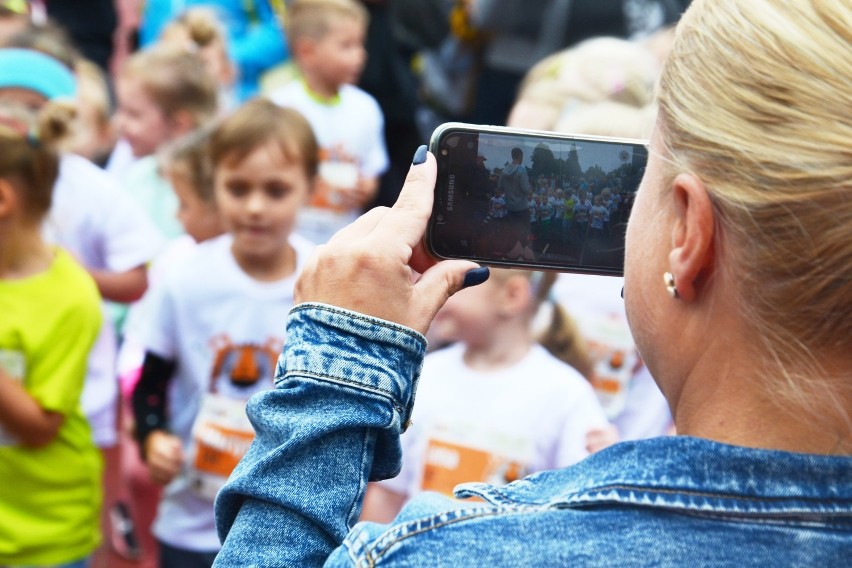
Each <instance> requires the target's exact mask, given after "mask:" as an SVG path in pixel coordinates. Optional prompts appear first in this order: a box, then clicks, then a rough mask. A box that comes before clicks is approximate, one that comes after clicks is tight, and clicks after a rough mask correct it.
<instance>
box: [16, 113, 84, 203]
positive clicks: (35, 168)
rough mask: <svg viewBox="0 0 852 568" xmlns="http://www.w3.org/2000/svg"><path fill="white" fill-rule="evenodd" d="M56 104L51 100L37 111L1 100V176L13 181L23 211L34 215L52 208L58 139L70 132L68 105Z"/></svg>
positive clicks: (57, 166)
mask: <svg viewBox="0 0 852 568" xmlns="http://www.w3.org/2000/svg"><path fill="white" fill-rule="evenodd" d="M57 108H60V107H57V105H56V103H50V102H48V103H46V104H45V106H44V107H43V108H42V109H41V111H39V113H38V114H37V115H36V114H35V113H33V112H32V111H30V110H28V109H26V108H24V107H23V106H21V105H14V104H9V103H6V102H2V101H0V177H2V178H5V179H7V180H9V181H10V182H12V184H13V185H14V187H15V188H16V190H17V191H18V192H19V193H20V195H22V196H23V199H22V201H23V204H24V205H23V207H24V211H25V212H26V214H27V215H28V216H30V217H31V218H33V219H41V218H43V217H44V216H45V215H46V214H47V212H48V211H49V210H50V205H51V200H52V195H53V184H54V183H55V182H56V177H57V175H58V174H59V154H58V151H57V149H56V143H57V142H58V141H59V140H61V139H62V138H64V137H65V136H67V134H68V126H69V121H68V120H67V117H65V116H64V112H65V110H64V108H65V107H61V108H60V110H57ZM16 182H17V183H16Z"/></svg>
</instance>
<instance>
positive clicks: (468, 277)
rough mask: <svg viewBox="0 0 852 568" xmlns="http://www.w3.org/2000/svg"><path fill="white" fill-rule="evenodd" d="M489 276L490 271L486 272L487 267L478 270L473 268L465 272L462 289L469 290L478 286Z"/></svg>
mask: <svg viewBox="0 0 852 568" xmlns="http://www.w3.org/2000/svg"><path fill="white" fill-rule="evenodd" d="M489 276H491V271H490V270H488V267H487V266H480V267H479V268H473V269H471V270H468V271H467V274H465V275H464V282H463V283H462V288H470V287H471V286H478V285H479V284H482V283H483V282H485V281H486V280H488V277H489Z"/></svg>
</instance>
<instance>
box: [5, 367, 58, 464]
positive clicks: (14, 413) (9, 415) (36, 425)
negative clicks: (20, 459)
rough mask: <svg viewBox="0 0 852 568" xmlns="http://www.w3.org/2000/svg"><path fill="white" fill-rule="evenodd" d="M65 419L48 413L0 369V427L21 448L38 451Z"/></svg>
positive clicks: (50, 438) (49, 440)
mask: <svg viewBox="0 0 852 568" xmlns="http://www.w3.org/2000/svg"><path fill="white" fill-rule="evenodd" d="M64 420H65V417H64V416H63V415H62V414H60V413H58V412H50V411H47V410H44V409H43V408H42V407H41V406H39V404H38V402H36V401H35V399H34V398H33V397H31V396H30V395H29V393H27V391H25V390H24V387H23V386H22V385H21V383H20V382H18V381H16V380H14V379H12V378H11V377H10V376H9V375H8V374H7V373H6V371H4V370H3V369H2V368H0V424H2V425H3V428H5V429H6V430H8V431H9V433H11V434H13V435H14V436H15V437H17V438H18V439H19V440H20V441H21V442H22V443H23V445H25V446H29V447H33V448H40V447H42V446H46V445H47V444H49V443H50V442H52V441H53V440H54V438H56V434H57V433H58V432H59V427H60V426H62V422H63V421H64Z"/></svg>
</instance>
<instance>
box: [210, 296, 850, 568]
mask: <svg viewBox="0 0 852 568" xmlns="http://www.w3.org/2000/svg"><path fill="white" fill-rule="evenodd" d="M425 348H426V343H425V339H424V338H423V337H422V336H421V335H420V334H418V333H416V332H414V331H412V330H410V329H407V328H404V327H401V326H398V325H395V324H392V323H389V322H386V321H382V320H377V319H374V318H370V317H367V316H363V315H360V314H356V313H352V312H347V311H345V310H341V309H338V308H333V307H330V306H324V305H319V304H302V305H300V306H297V307H296V308H294V309H293V311H292V312H291V314H290V319H289V328H288V332H287V345H286V347H285V349H284V352H283V354H282V355H281V357H280V359H279V364H278V369H277V375H276V385H277V388H276V389H275V390H272V391H268V392H264V393H260V394H258V395H256V396H255V397H254V398H253V399H252V400H251V402H250V403H249V409H248V412H249V416H250V418H251V420H252V422H253V424H254V426H255V429H256V431H257V437H256V439H255V442H254V444H253V446H252V448H251V450H250V451H249V452H248V454H247V455H246V456H245V458H244V459H243V461H242V462H241V463H240V464H239V465H238V466H237V468H236V470H235V471H234V472H233V474H232V476H231V478H230V480H229V482H228V484H227V485H226V486H225V487H224V488H223V489H222V491H221V492H220V493H219V496H218V499H217V501H216V516H217V523H218V528H219V534H220V538H222V539H223V541H224V547H223V549H222V551H221V553H220V554H219V556H218V558H217V560H216V565H217V566H299V567H303V566H320V565H326V566H378V565H382V566H383V565H393V566H453V567H457V566H488V567H495V566H537V567H538V566H678V567H681V566H747V565H753V566H820V567H824V566H849V565H850V561H852V458H849V457H829V456H817V455H808V454H793V453H787V452H779V451H768V450H758V449H750V448H743V447H736V446H729V445H724V444H719V443H716V442H711V441H708V440H703V439H697V438H689V437H684V436H680V437H668V438H657V439H651V440H644V441H639V442H631V443H621V444H617V445H615V446H612V447H610V448H608V449H606V450H604V451H601V452H599V453H597V454H594V455H592V456H590V457H589V458H587V459H586V460H584V461H583V462H581V463H579V464H577V465H575V466H572V467H570V468H566V469H562V470H556V471H548V472H543V473H539V474H535V475H533V476H531V477H527V478H526V479H523V480H520V481H517V482H514V483H512V484H510V485H507V486H503V487H491V486H488V485H486V484H480V483H475V484H466V485H462V486H460V487H459V488H457V491H456V495H457V496H458V497H477V498H478V499H477V500H472V501H454V500H451V499H448V498H445V497H441V496H438V495H435V494H428V493H427V494H423V495H420V496H418V497H416V498H415V499H413V500H412V501H411V502H410V503H409V504H408V505H406V506H405V507H404V508H403V510H402V512H401V513H400V514H399V516H398V517H397V518H396V519H395V520H394V522H393V523H392V524H390V525H387V526H385V525H379V524H376V523H359V524H357V525H356V521H357V519H358V515H359V512H360V509H361V503H362V500H363V497H364V491H365V489H366V486H367V481H368V480H378V479H384V478H387V477H388V476H393V475H395V474H396V473H397V472H398V470H399V468H400V457H401V456H400V445H399V435H400V433H401V432H402V431H403V429H404V425H405V424H406V423H407V421H408V419H409V415H410V413H411V409H412V404H413V402H414V394H415V389H416V385H417V379H418V377H419V372H420V366H421V363H422V359H423V355H424V352H425ZM519 388H523V385H520V384H519ZM471 403H472V404H475V401H471ZM353 526H354V528H353Z"/></svg>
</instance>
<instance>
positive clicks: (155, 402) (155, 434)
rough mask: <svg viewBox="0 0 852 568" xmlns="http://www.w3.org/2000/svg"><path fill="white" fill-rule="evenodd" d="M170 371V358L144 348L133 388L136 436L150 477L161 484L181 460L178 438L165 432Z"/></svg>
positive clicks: (172, 368)
mask: <svg viewBox="0 0 852 568" xmlns="http://www.w3.org/2000/svg"><path fill="white" fill-rule="evenodd" d="M174 371H175V362H174V361H170V360H168V359H165V358H163V357H160V356H159V355H157V354H156V353H152V352H150V351H146V352H145V360H144V361H143V363H142V375H141V376H140V377H139V382H138V383H137V384H136V388H135V389H134V390H133V415H134V418H135V422H136V439H137V440H138V441H139V448H140V449H141V451H142V459H143V460H144V461H145V463H146V464H147V465H148V472H149V473H150V475H151V479H152V480H153V481H154V482H155V483H159V484H161V485H166V484H168V483H169V482H171V481H172V480H173V479H174V478H175V477H176V476H177V474H178V473H180V469H181V467H182V465H183V461H184V456H183V447H182V444H181V441H180V438H178V437H177V436H175V435H174V434H171V433H170V432H169V431H168V424H167V420H166V396H167V391H168V384H169V381H170V380H171V378H172V375H173V374H174Z"/></svg>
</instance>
